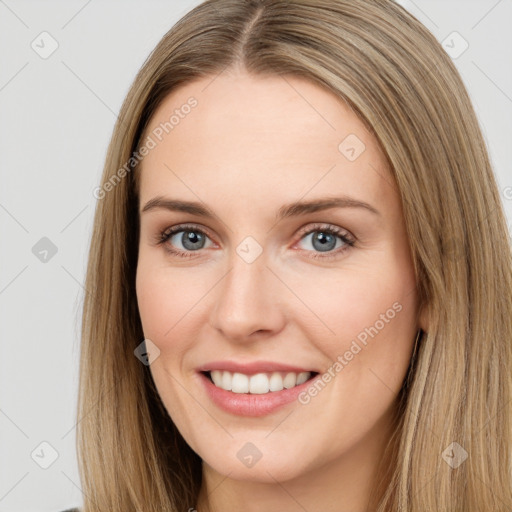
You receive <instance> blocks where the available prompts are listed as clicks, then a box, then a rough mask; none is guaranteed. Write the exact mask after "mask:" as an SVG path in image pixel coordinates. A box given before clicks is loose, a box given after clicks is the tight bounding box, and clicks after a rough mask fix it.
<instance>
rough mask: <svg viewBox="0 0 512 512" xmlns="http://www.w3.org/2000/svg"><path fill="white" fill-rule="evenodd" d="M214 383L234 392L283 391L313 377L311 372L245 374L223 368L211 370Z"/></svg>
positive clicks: (259, 392)
mask: <svg viewBox="0 0 512 512" xmlns="http://www.w3.org/2000/svg"><path fill="white" fill-rule="evenodd" d="M210 375H211V377H212V380H213V383H214V384H215V385H216V386H217V387H218V388H222V389H224V390H226V391H232V392H233V393H254V394H260V395H261V394H264V393H268V392H269V391H281V390H282V389H283V388H286V389H290V388H293V387H294V386H298V385H299V384H303V383H304V382H306V381H307V380H308V379H309V378H310V377H311V372H301V373H299V374H297V373H293V372H289V373H283V374H281V373H280V372H273V373H257V374H255V375H245V374H243V373H231V372H228V371H223V370H213V371H211V372H210ZM283 376H284V377H283Z"/></svg>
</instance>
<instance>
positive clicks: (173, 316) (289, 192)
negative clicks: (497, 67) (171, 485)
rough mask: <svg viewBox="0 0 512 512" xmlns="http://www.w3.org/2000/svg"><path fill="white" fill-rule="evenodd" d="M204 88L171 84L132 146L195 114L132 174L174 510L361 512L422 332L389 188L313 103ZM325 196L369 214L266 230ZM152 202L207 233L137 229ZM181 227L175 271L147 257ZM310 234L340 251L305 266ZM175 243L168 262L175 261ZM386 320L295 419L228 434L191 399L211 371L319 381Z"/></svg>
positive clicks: (322, 103) (245, 422)
mask: <svg viewBox="0 0 512 512" xmlns="http://www.w3.org/2000/svg"><path fill="white" fill-rule="evenodd" d="M212 80H213V78H212V77H208V78H203V79H201V80H198V81H196V82H192V83H188V84H186V85H184V86H182V87H180V88H179V89H176V90H174V91H173V92H172V93H171V94H170V95H169V96H168V97H167V98H166V99H165V101H164V102H163V103H162V104H161V105H160V107H159V108H158V110H157V111H156V113H155V115H154V116H153V118H152V119H151V121H150V123H149V126H148V129H147V131H146V135H148V134H150V133H151V132H152V130H154V129H155V128H156V127H158V125H159V124H160V123H161V122H165V121H167V120H168V119H169V117H170V116H171V115H172V113H173V111H174V110H175V109H176V108H178V109H179V108H180V107H181V106H182V105H183V104H185V103H186V102H187V100H188V98H190V97H191V96H194V97H195V98H196V99H197V101H198V104H197V107H195V108H194V109H193V110H192V111H191V112H190V114H188V115H187V116H184V118H183V119H180V121H179V124H178V125H177V126H175V127H174V129H173V130H172V131H170V132H169V133H168V134H167V135H166V136H165V137H163V139H162V141H161V142H159V143H158V144H157V146H156V147H155V148H153V149H152V150H151V151H150V152H149V154H147V155H146V156H145V158H144V160H143V162H142V167H141V170H140V172H141V175H140V179H141V181H140V206H139V211H140V219H141V236H140V245H139V260H138V268H137V280H136V286H137V300H138V305H139V311H140V316H141V321H142V325H143V329H144V334H145V337H146V338H149V339H150V340H151V341H152V342H153V343H155V344H156V345H157V346H158V348H159V350H160V355H159V357H158V358H157V359H156V360H155V361H154V362H153V363H152V364H151V366H150V370H151V373H152V376H153V379H154V381H155V384H156V387H157V389H158V392H159V394H160V396H161V397H162V400H163V403H164V405H165V407H166V409H167V411H168V413H169V415H170V416H171V418H172V420H173V421H174V423H175V424H176V426H177V428H178V429H179V430H180V432H181V434H182V435H183V437H184V438H185V440H186V441H187V443H188V444H189V445H190V446H191V447H192V449H193V450H194V451H195V452H196V453H198V454H199V456H200V457H201V458H202V460H203V486H202V489H201V494H200V499H199V502H198V503H197V504H191V505H190V506H191V507H195V508H196V509H197V510H199V512H204V511H206V510H219V511H220V510H222V511H228V512H229V511H234V510H240V509H241V508H243V509H244V510H246V511H256V510H268V511H281V510H287V511H299V510H300V511H303V510H304V509H305V510H322V511H324V512H325V511H337V512H340V511H346V512H349V511H350V512H359V511H360V512H362V511H365V510H367V505H368V500H369V495H370V490H371V486H372V485H373V484H374V483H375V478H376V476H377V464H378V462H379V460H380V459H381V457H382V454H383V449H384V446H385V443H386V442H387V440H388V439H389V436H390V433H391V417H392V413H393V410H394V406H395V397H396V394H397V393H398V391H399V389H400V387H401V385H402V382H403V379H404V377H405V375H406V371H407V368H408V365H409V361H410V357H411V353H412V350H413V346H414V341H415V337H416V332H417V330H418V329H419V328H420V327H421V328H423V329H424V330H426V327H427V326H426V323H425V320H424V315H423V314H421V315H420V314H419V313H420V312H419V308H418V299H417V294H416V283H415V277H414V271H413V264H412V260H411V254H410V251H409V245H408V239H407V234H406V231H405V226H404V221H403V214H402V208H401V204H400V199H399V196H398V193H397V189H396V185H395V184H394V181H393V178H392V175H391V173H390V170H389V169H388V168H387V166H386V162H385V159H384V158H383V155H382V153H381V151H380V149H379V147H378V145H377V142H376V140H375V138H374V137H373V136H372V135H371V134H370V133H369V132H368V131H367V129H366V128H365V126H364V125H363V123H362V122H361V121H360V120H359V118H358V117H356V116H355V114H354V112H353V111H352V110H350V108H348V107H347V106H346V105H345V104H344V103H343V102H341V101H340V100H339V99H338V98H337V97H336V96H334V95H333V94H331V93H330V92H328V91H326V90H324V89H322V88H321V87H319V86H318V85H315V84H313V83H310V82H308V81H306V80H304V79H301V78H293V77H286V79H285V78H283V77H264V78H262V77H255V76H251V75H249V74H247V73H246V72H245V71H243V70H240V69H236V70H229V71H225V72H224V73H222V74H221V75H219V76H218V77H217V78H215V79H214V80H213V81H212ZM349 134H355V135H356V136H357V137H358V138H359V139H360V140H361V141H362V142H363V143H364V145H365V150H364V151H363V152H362V153H361V154H360V156H358V158H356V159H355V160H354V161H350V160H349V159H347V158H346V156H345V154H343V153H342V151H340V150H339V148H338V147H339V145H340V143H341V142H342V141H343V140H344V139H345V137H347V136H348V135H349ZM340 195H347V196H350V197H353V198H355V199H358V200H361V201H365V202H366V203H369V204H370V205H371V206H373V207H374V208H375V209H377V210H378V211H379V214H378V215H377V214H375V213H372V212H370V211H368V210H366V209H364V208H355V207H351V208H349V207H345V208H332V209H328V210H324V211H319V212H315V213H308V214H303V215H301V216H298V217H289V218H286V219H283V220H281V221H279V222H276V213H277V211H278V210H279V208H280V207H281V206H283V205H284V204H288V203H290V202H293V201H297V200H312V199H317V198H323V197H329V196H330V197H332V196H340ZM155 196H166V197H172V198H174V199H180V200H187V201H200V202H203V203H204V204H206V205H208V207H209V208H211V209H212V210H213V211H214V212H215V215H216V217H215V218H213V219H205V218H202V217H199V216H196V215H192V214H189V213H182V212H175V211H169V210H166V209H164V208H158V209H153V210H148V211H146V212H142V209H143V207H144V205H145V204H146V203H147V202H148V201H149V200H150V199H152V198H154V197H155ZM182 223H187V224H189V223H192V224H194V225H195V226H197V227H199V228H202V229H203V230H205V231H207V235H208V236H207V238H206V239H205V242H204V245H203V246H202V248H199V249H194V248H192V249H188V252H189V253H193V254H192V257H190V258H180V257H179V256H175V255H171V254H169V253H168V252H166V251H165V249H164V245H165V244H164V245H162V244H160V245H159V244H157V243H156V242H155V240H156V239H157V238H158V236H159V234H160V233H161V232H162V231H165V230H166V229H168V228H169V227H172V226H177V225H179V224H182ZM317 223H320V224H322V225H325V224H327V225H331V226H337V227H339V228H340V230H341V231H342V233H343V234H350V235H351V236H352V238H355V239H356V241H355V243H354V245H353V246H352V247H351V246H347V245H345V244H344V243H343V242H342V240H341V239H338V238H337V237H336V236H335V239H336V240H337V243H336V247H335V248H332V249H329V251H327V252H322V251H321V250H319V249H318V244H314V243H313V238H312V237H313V236H314V235H315V233H316V234H318V232H322V229H316V231H314V233H313V234H312V235H311V234H307V233H308V231H310V230H309V228H312V229H311V231H313V226H314V225H315V224H317ZM301 228H305V229H304V231H303V232H301V231H300V230H301ZM194 233H196V234H197V232H194ZM183 234H184V233H183V231H182V232H180V233H179V234H177V235H176V234H175V235H174V236H173V238H172V239H171V240H168V241H167V242H166V244H167V246H173V247H174V248H175V249H178V250H182V251H185V252H187V248H188V247H190V245H188V246H185V245H182V243H183V240H182V235H183ZM247 236H251V237H253V238H254V239H255V240H256V241H257V243H258V244H259V245H260V247H261V248H262V249H263V252H262V253H261V255H260V256H259V257H258V258H257V259H256V260H255V261H254V262H252V263H250V264H249V263H247V262H246V261H245V260H244V259H242V258H241V257H240V256H239V255H238V254H237V252H236V248H237V246H239V244H240V243H241V242H242V241H243V240H244V239H245V238H246V237H247ZM342 246H343V247H347V250H346V251H344V252H341V253H340V252H338V253H337V254H336V251H339V249H338V248H339V247H342ZM199 247H201V245H200V244H199ZM329 247H332V246H329ZM194 251H195V252H194ZM329 254H330V255H333V254H334V257H332V258H324V256H325V255H329ZM311 255H317V256H319V257H318V258H313V257H311ZM395 303H398V304H399V305H400V306H401V310H400V312H399V313H397V314H396V316H394V318H393V319H392V320H390V321H389V322H387V323H385V327H384V328H382V329H380V330H379V331H378V334H377V335H374V337H373V338H372V337H368V342H367V345H366V346H364V348H363V349H362V350H361V351H360V352H359V353H357V355H355V356H354V357H353V359H352V360H351V361H349V362H348V364H347V365H346V366H344V368H343V369H342V370H341V371H339V372H338V373H337V374H336V376H335V378H333V379H331V381H330V382H329V383H327V384H326V386H325V388H324V389H323V390H322V391H321V392H320V393H318V395H317V396H315V397H314V398H312V399H311V401H310V402H309V403H308V404H306V405H303V404H300V403H298V402H293V403H292V404H289V405H287V406H285V407H284V408H283V409H280V410H278V411H276V412H274V413H272V414H269V415H266V416H262V417H258V418H248V417H240V416H237V415H232V414H229V413H227V412H224V411H223V410H221V409H219V408H218V407H217V406H216V405H215V404H213V403H212V402H211V401H210V399H209V398H208V397H207V395H206V394H205V392H204V390H203V388H202V386H201V385H200V382H199V379H198V376H197V374H196V371H195V368H197V367H198V366H199V365H202V364H205V363H207V362H211V361H214V360H219V359H234V360H237V361H254V360H258V359H263V360H270V361H277V362H283V363H289V364H294V365H297V366H299V367H303V368H313V369H321V370H322V371H326V370H327V369H328V368H329V367H332V365H333V362H334V361H336V360H337V357H338V356H340V355H341V356H343V354H344V353H345V352H346V351H347V350H349V348H350V346H351V343H352V341H353V340H355V339H356V337H357V336H358V334H360V333H361V332H362V331H364V329H365V328H367V327H370V326H374V325H375V324H376V321H378V320H379V319H380V318H382V317H381V316H380V315H382V314H385V313H386V311H387V310H389V309H390V308H392V305H393V304H395ZM360 345H361V344H360ZM247 442H251V443H253V444H254V445H255V446H256V447H257V448H258V450H259V451H260V452H261V453H262V457H261V459H260V460H259V461H258V462H257V463H256V464H255V465H254V466H252V467H250V468H249V467H246V466H245V465H244V464H242V463H241V462H240V460H239V459H238V457H237V452H238V451H239V450H240V449H241V448H242V447H243V446H244V445H245V443H247Z"/></svg>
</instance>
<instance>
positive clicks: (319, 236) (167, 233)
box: [157, 224, 355, 259]
mask: <svg viewBox="0 0 512 512" xmlns="http://www.w3.org/2000/svg"><path fill="white" fill-rule="evenodd" d="M311 235H314V236H311ZM307 237H311V242H310V243H311V244H312V247H313V249H314V250H313V251H310V250H306V252H308V253H311V254H308V257H311V258H327V259H328V258H333V257H336V256H337V255H339V254H340V253H342V252H345V251H347V250H348V249H350V248H351V247H353V246H354V243H355V240H354V239H353V237H352V236H351V235H350V234H349V233H348V232H347V231H344V230H342V229H341V228H338V227H337V226H332V225H329V224H317V225H314V226H312V227H309V230H307V231H306V232H302V234H301V237H300V240H303V239H306V238H307ZM173 238H174V239H175V240H173ZM208 241H209V242H210V244H209V245H207V242H208ZM157 243H158V244H161V245H163V246H164V248H165V250H166V251H167V252H168V253H170V254H172V255H175V256H178V257H181V258H190V257H193V256H194V253H196V252H199V251H200V250H201V249H205V248H207V247H210V246H211V240H210V238H209V236H208V234H207V233H206V232H205V231H204V230H203V229H201V228H199V227H197V226H195V225H183V224H181V225H178V226H173V227H172V228H168V229H166V230H164V231H162V232H161V233H159V236H158V239H157ZM176 243H179V244H181V245H182V247H183V248H178V249H176V248H175V244H176ZM302 250H304V249H302ZM315 250H316V251H318V252H315Z"/></svg>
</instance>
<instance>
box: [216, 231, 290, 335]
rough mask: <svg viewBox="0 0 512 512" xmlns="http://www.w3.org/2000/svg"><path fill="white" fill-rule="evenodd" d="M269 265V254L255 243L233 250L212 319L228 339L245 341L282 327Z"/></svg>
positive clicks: (245, 242) (248, 243)
mask: <svg viewBox="0 0 512 512" xmlns="http://www.w3.org/2000/svg"><path fill="white" fill-rule="evenodd" d="M258 252H259V254H258ZM268 264H269V262H268V260H267V257H266V253H265V252H263V251H262V248H261V249H259V250H258V248H257V247H256V245H255V244H254V242H252V241H251V240H246V241H244V242H242V243H241V244H240V245H239V246H238V247H237V248H235V250H234V251H233V253H232V255H231V258H230V261H229V268H230V270H229V272H228V273H227V275H226V276H225V279H224V280H223V282H222V284H221V285H220V286H219V289H218V290H219V291H218V300H217V301H216V306H215V311H214V313H213V315H212V317H211V321H212V323H213V325H214V327H216V328H217V329H219V330H221V331H223V333H224V335H226V336H227V337H232V338H240V339H242V338H244V337H246V336H249V335H250V334H251V333H252V332H255V331H260V330H274V329H276V328H278V326H279V323H280V321H281V320H282V316H281V315H282V311H280V308H279V307H277V301H276V296H277V293H278V292H277V291H276V288H275V284H276V283H271V282H270V281H272V280H275V277H274V276H273V275H272V272H270V270H269V269H268V268H267V265H268Z"/></svg>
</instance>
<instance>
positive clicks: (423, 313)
mask: <svg viewBox="0 0 512 512" xmlns="http://www.w3.org/2000/svg"><path fill="white" fill-rule="evenodd" d="M429 324H430V321H429V308H428V305H427V304H424V305H423V306H421V307H420V310H419V313H418V327H419V328H420V329H421V330H422V331H423V332H428V328H429Z"/></svg>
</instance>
